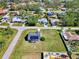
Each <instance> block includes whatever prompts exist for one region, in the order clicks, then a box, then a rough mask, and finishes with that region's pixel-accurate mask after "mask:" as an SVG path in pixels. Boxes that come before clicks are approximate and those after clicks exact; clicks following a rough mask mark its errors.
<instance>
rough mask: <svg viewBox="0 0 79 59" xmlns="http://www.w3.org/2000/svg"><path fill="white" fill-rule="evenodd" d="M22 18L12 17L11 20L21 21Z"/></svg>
mask: <svg viewBox="0 0 79 59" xmlns="http://www.w3.org/2000/svg"><path fill="white" fill-rule="evenodd" d="M21 21H22V20H21V19H20V18H19V17H14V18H13V19H12V22H21Z"/></svg>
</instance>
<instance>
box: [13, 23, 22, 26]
mask: <svg viewBox="0 0 79 59" xmlns="http://www.w3.org/2000/svg"><path fill="white" fill-rule="evenodd" d="M22 25H23V24H22V23H14V24H13V25H12V26H22Z"/></svg>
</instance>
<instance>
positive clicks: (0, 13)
mask: <svg viewBox="0 0 79 59" xmlns="http://www.w3.org/2000/svg"><path fill="white" fill-rule="evenodd" d="M7 12H8V9H3V8H0V15H5V14H6V13H7Z"/></svg>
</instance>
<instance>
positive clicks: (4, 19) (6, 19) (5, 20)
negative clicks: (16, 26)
mask: <svg viewBox="0 0 79 59" xmlns="http://www.w3.org/2000/svg"><path fill="white" fill-rule="evenodd" d="M8 20H9V16H7V15H5V16H3V19H2V20H1V21H2V22H7V21H8Z"/></svg>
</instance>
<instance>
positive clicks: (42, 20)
mask: <svg viewBox="0 0 79 59" xmlns="http://www.w3.org/2000/svg"><path fill="white" fill-rule="evenodd" d="M38 22H39V23H42V24H48V21H47V19H46V18H41V19H38Z"/></svg>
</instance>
